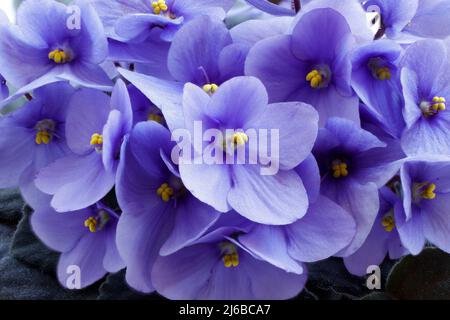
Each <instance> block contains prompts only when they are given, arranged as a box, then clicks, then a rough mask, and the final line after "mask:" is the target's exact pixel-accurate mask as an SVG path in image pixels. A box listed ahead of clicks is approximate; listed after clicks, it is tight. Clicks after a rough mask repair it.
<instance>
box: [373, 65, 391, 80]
mask: <svg viewBox="0 0 450 320" xmlns="http://www.w3.org/2000/svg"><path fill="white" fill-rule="evenodd" d="M375 74H376V78H377V79H378V80H390V79H391V71H390V70H389V67H380V68H377V69H376V71H375Z"/></svg>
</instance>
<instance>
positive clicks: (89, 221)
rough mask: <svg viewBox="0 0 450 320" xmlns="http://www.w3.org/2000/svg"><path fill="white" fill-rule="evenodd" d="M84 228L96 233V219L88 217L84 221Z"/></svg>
mask: <svg viewBox="0 0 450 320" xmlns="http://www.w3.org/2000/svg"><path fill="white" fill-rule="evenodd" d="M84 226H85V227H86V228H89V231H90V232H92V233H94V232H97V219H95V218H94V217H89V218H88V219H86V220H85V221H84Z"/></svg>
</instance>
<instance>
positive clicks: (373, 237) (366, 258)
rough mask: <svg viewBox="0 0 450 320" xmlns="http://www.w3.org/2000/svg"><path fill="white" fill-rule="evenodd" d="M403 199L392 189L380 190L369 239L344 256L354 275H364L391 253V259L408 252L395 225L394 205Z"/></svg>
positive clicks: (348, 268)
mask: <svg viewBox="0 0 450 320" xmlns="http://www.w3.org/2000/svg"><path fill="white" fill-rule="evenodd" d="M398 202H400V203H401V199H400V198H399V197H397V196H396V195H395V193H394V192H392V190H390V189H388V188H387V187H383V188H382V189H381V190H380V210H379V213H378V216H377V218H376V219H375V222H374V224H373V227H372V230H371V231H370V233H369V235H368V236H367V239H366V240H365V241H364V243H363V245H362V246H361V248H359V249H358V250H357V251H356V252H355V253H354V254H352V255H351V256H348V257H346V258H344V263H345V266H346V267H347V270H348V271H349V272H351V273H352V274H354V275H358V276H364V275H366V274H367V267H369V266H371V265H380V264H381V263H382V262H383V260H384V258H385V257H386V255H387V254H388V253H389V258H390V259H399V258H400V257H402V256H404V255H406V254H408V250H407V249H406V248H405V247H403V245H402V243H401V241H400V237H399V233H398V230H397V228H396V226H395V218H394V207H395V206H396V204H397V203H398Z"/></svg>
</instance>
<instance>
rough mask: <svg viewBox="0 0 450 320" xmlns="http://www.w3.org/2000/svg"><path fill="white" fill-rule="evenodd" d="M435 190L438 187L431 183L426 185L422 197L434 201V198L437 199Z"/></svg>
mask: <svg viewBox="0 0 450 320" xmlns="http://www.w3.org/2000/svg"><path fill="white" fill-rule="evenodd" d="M435 190H436V185H435V184H434V183H430V184H427V185H426V188H425V189H424V190H423V191H422V193H421V194H420V195H421V196H422V198H424V199H427V200H433V199H434V198H436V193H434V191H435Z"/></svg>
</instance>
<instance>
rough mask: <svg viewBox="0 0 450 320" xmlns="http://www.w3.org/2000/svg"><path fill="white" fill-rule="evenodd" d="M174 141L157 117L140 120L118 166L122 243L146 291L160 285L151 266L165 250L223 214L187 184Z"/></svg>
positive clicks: (131, 280)
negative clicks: (175, 161) (174, 151)
mask: <svg viewBox="0 0 450 320" xmlns="http://www.w3.org/2000/svg"><path fill="white" fill-rule="evenodd" d="M173 147H174V142H171V141H170V132H169V130H167V129H166V128H164V127H163V126H161V125H159V124H158V123H156V122H154V121H150V122H142V123H139V124H137V125H136V127H135V128H134V129H133V130H132V132H131V133H130V136H129V139H128V141H127V142H126V143H125V144H124V147H123V151H122V158H121V160H120V166H119V169H118V178H117V186H116V192H117V199H118V202H119V204H120V207H121V208H122V210H123V214H122V215H121V217H120V220H119V225H118V229H117V245H118V248H119V251H120V254H121V255H122V257H123V259H124V260H125V262H126V264H127V273H126V280H127V282H128V284H130V285H131V286H132V287H133V288H135V289H136V290H139V291H142V292H151V291H153V290H154V287H153V283H152V280H151V270H152V266H153V263H154V261H155V260H156V259H157V257H158V255H159V254H163V255H168V254H172V253H174V252H175V251H177V250H179V249H181V248H183V247H184V246H186V245H188V244H190V243H192V242H194V241H195V240H197V239H198V238H199V237H200V236H201V235H202V234H203V233H204V232H206V230H207V229H208V228H209V227H210V226H211V225H212V224H213V223H214V222H215V221H216V220H217V219H218V218H219V215H220V214H219V212H217V211H215V210H214V209H213V208H212V207H210V206H208V205H206V204H204V203H202V202H200V201H199V200H197V199H196V198H195V197H193V196H192V195H191V194H190V193H189V191H187V190H186V188H185V187H184V185H183V182H182V181H181V179H180V176H179V173H178V171H177V168H176V166H175V165H174V164H173V163H172V162H171V161H170V158H169V156H170V153H171V150H172V148H173ZM174 276H175V274H174Z"/></svg>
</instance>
